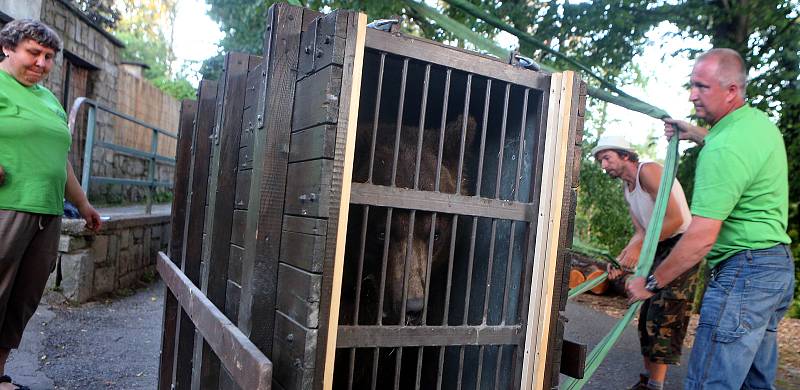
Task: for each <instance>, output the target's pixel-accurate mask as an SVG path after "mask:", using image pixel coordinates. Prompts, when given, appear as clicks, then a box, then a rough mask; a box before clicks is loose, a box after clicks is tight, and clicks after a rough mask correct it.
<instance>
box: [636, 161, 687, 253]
mask: <svg viewBox="0 0 800 390" xmlns="http://www.w3.org/2000/svg"><path fill="white" fill-rule="evenodd" d="M663 171H664V169H663V168H662V167H661V165H659V164H645V165H644V166H643V167H642V169H641V171H640V174H639V183H640V184H641V185H642V189H644V190H645V191H646V192H647V193H648V194H649V195H650V197H651V198H652V199H653V201H655V199H656V196H657V195H658V187H659V185H660V184H661V174H662V173H663ZM681 225H683V215H681V209H680V207H679V206H678V200H677V199H675V193H674V192H671V191H670V194H669V200H668V201H667V212H666V213H665V215H664V222H663V224H662V225H661V234H660V235H659V237H658V240H659V241H661V240H664V239H666V238H669V237H672V236H674V235H675V233H676V232H677V231H678V229H679V228H680V227H681Z"/></svg>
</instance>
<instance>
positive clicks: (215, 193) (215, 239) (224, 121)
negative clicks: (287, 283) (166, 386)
mask: <svg viewBox="0 0 800 390" xmlns="http://www.w3.org/2000/svg"><path fill="white" fill-rule="evenodd" d="M249 60H250V55H248V54H245V53H229V54H228V55H226V56H225V72H224V77H225V78H224V80H223V81H221V82H220V84H219V93H218V95H219V96H218V98H217V100H218V102H217V104H218V108H217V119H216V123H215V134H214V139H213V144H214V145H213V149H214V153H213V161H212V165H211V169H210V170H211V172H210V175H209V195H208V204H209V211H208V214H209V215H208V216H207V217H206V218H207V220H208V221H211V222H210V228H209V235H208V237H207V238H206V241H205V243H204V245H209V246H210V249H209V251H208V258H205V259H204V262H205V267H204V274H203V283H202V286H203V291H204V293H205V294H206V296H207V297H208V299H209V300H210V301H211V302H212V303H213V304H215V305H217V307H220V308H222V309H223V310H224V308H225V303H226V298H225V294H226V292H227V287H228V286H227V281H228V255H229V254H230V244H229V242H228V241H227V240H226V239H227V238H228V237H230V236H231V229H232V227H231V226H232V224H233V211H234V198H235V195H236V175H235V172H236V171H237V168H238V157H239V153H238V152H239V140H240V135H241V129H242V112H243V110H244V98H245V92H246V85H247V70H248V68H249V66H250V65H249ZM210 352H211V351H210V349H209V346H208V345H207V343H204V347H203V350H202V356H201V357H200V359H196V361H201V362H202V363H201V374H200V375H201V386H200V387H201V388H209V389H215V388H217V387H219V382H218V378H219V361H218V360H217V359H216V357H214V356H213V355H212V354H211V353H210Z"/></svg>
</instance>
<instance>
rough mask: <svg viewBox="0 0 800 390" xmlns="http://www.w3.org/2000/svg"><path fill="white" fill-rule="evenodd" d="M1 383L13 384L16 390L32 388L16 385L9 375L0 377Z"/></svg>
mask: <svg viewBox="0 0 800 390" xmlns="http://www.w3.org/2000/svg"><path fill="white" fill-rule="evenodd" d="M0 383H11V384H12V385H14V386H17V389H16V390H31V388H30V387H28V386H23V385H20V384H17V383H14V381H13V380H12V379H11V377H10V376H8V375H3V376H0Z"/></svg>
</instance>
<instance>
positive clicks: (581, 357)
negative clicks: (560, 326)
mask: <svg viewBox="0 0 800 390" xmlns="http://www.w3.org/2000/svg"><path fill="white" fill-rule="evenodd" d="M563 343H564V345H563V347H561V356H562V358H561V366H560V368H559V372H561V373H562V374H564V375H568V376H571V377H573V378H575V379H583V373H584V372H585V371H586V344H580V343H576V342H574V341H570V340H567V339H564V340H563ZM564 356H566V358H564Z"/></svg>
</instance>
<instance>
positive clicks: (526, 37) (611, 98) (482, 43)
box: [404, 0, 669, 119]
mask: <svg viewBox="0 0 800 390" xmlns="http://www.w3.org/2000/svg"><path fill="white" fill-rule="evenodd" d="M404 1H405V3H406V4H408V5H409V7H411V8H413V9H414V10H415V11H417V12H418V13H419V14H420V15H422V16H424V17H426V18H429V19H431V20H433V21H435V22H436V24H438V25H439V26H441V27H442V28H443V29H446V30H448V31H450V32H451V33H453V34H454V35H456V36H458V37H459V38H461V39H463V40H465V41H469V42H470V43H472V44H473V45H475V47H476V48H478V49H480V50H482V51H484V52H487V53H489V54H492V55H494V56H496V57H498V58H503V59H505V58H508V57H509V55H510V53H511V52H510V51H509V50H507V49H504V48H502V47H500V46H499V45H498V44H497V43H495V42H494V41H492V40H491V39H488V38H486V37H484V36H483V35H481V34H478V33H476V32H475V31H472V30H471V29H470V28H469V27H467V26H464V25H463V24H461V23H459V22H458V21H456V20H453V19H452V18H450V17H448V16H447V15H444V14H442V13H440V12H439V11H437V10H436V9H434V8H432V7H431V6H429V5H426V4H423V3H419V2H417V1H415V0H404ZM445 2H447V3H449V4H451V5H453V6H454V7H456V8H459V9H462V10H463V11H464V12H467V13H469V14H470V15H473V16H475V17H477V18H479V19H482V20H484V21H486V22H487V23H490V24H491V25H493V26H495V27H497V28H500V29H502V30H505V31H508V32H510V33H511V34H514V35H515V36H517V37H518V38H519V39H520V40H523V41H526V42H531V43H532V44H534V45H535V46H537V47H542V49H543V50H546V51H547V52H548V53H551V54H553V55H555V56H557V57H558V58H561V59H563V60H564V61H566V62H568V63H571V64H573V65H575V66H576V67H578V68H579V69H583V70H586V71H587V72H588V74H589V75H590V76H592V77H594V78H595V79H597V80H598V81H600V83H601V84H602V85H605V86H608V85H611V88H609V89H611V90H612V91H614V92H617V93H618V94H619V95H614V94H613V93H611V92H609V91H606V90H603V89H600V88H596V87H592V86H589V87H588V92H589V96H591V97H594V98H596V99H600V100H602V101H605V102H608V103H611V104H614V105H617V106H620V107H624V108H627V109H629V110H632V111H636V112H640V113H642V114H645V115H648V116H651V117H653V118H656V119H662V118H664V117H668V116H669V115H668V114H667V112H666V111H664V110H662V109H660V108H658V107H655V106H653V105H651V104H648V103H645V102H643V101H641V100H639V99H636V98H634V97H632V96H630V95H628V94H626V93H625V92H623V91H621V90H619V89H618V88H616V87H614V86H613V84H611V83H610V82H608V81H606V80H605V79H603V78H602V77H600V76H599V75H597V74H596V73H594V72H592V71H591V69H589V68H588V67H587V66H585V65H583V64H580V63H579V62H577V61H575V60H573V59H571V58H569V57H566V56H565V55H564V54H562V53H560V52H558V51H556V50H554V49H552V48H550V47H547V46H546V45H544V44H543V43H542V42H540V41H538V40H537V39H535V38H533V37H532V36H531V35H530V34H527V33H525V32H523V31H520V30H517V29H515V28H513V27H511V26H509V25H508V24H506V23H504V22H502V21H501V20H499V19H498V18H496V17H494V16H492V15H489V14H487V13H485V12H483V11H482V10H480V9H478V8H477V7H475V6H472V5H471V4H466V3H463V2H462V1H455V0H445ZM462 5H463V6H464V7H465V8H461V6H462ZM490 19H491V20H490ZM542 69H544V70H545V71H547V72H550V73H555V72H558V71H559V70H558V69H555V68H553V67H551V66H547V65H545V64H542ZM587 69H588V70H587Z"/></svg>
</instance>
